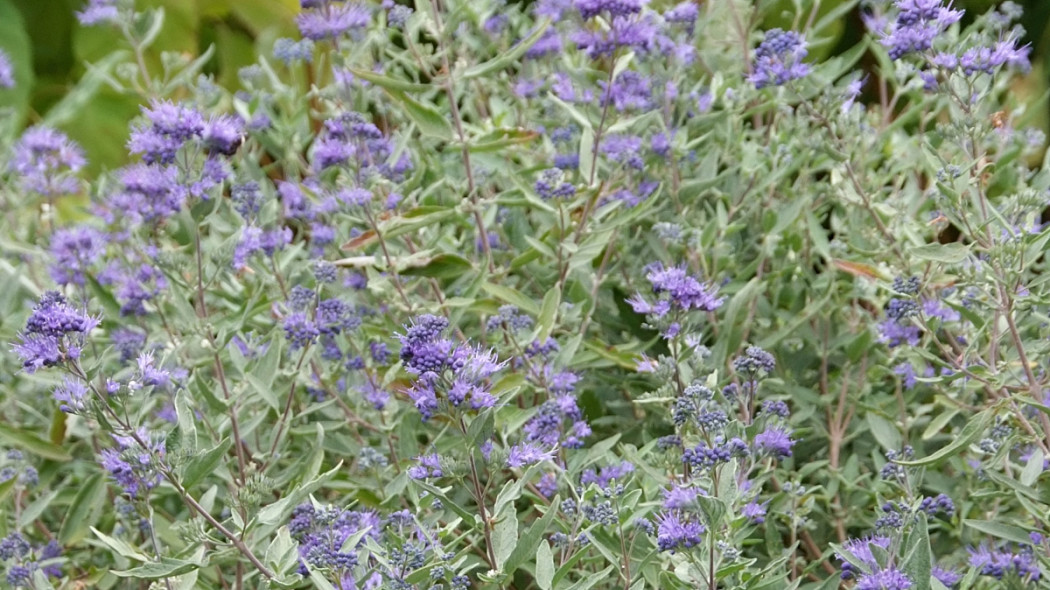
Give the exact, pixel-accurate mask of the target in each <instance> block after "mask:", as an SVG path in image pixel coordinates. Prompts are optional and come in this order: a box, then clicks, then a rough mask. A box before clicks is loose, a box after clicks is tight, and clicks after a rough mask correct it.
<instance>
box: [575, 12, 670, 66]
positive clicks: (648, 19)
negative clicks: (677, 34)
mask: <svg viewBox="0 0 1050 590" xmlns="http://www.w3.org/2000/svg"><path fill="white" fill-rule="evenodd" d="M659 31H660V26H659V23H658V22H657V21H656V19H655V18H654V17H653V15H651V14H650V15H645V16H643V17H635V18H632V17H625V16H621V17H616V18H614V19H613V21H612V26H611V29H610V30H609V31H596V30H591V29H584V30H580V31H576V32H575V33H573V34H572V37H571V38H572V41H573V42H574V43H576V47H577V48H579V49H580V50H581V51H583V52H585V53H586V54H587V57H589V58H591V59H599V58H602V57H610V56H612V55H614V54H615V53H616V51H617V50H618V49H620V48H628V49H632V50H634V51H637V52H639V53H648V52H650V51H653V50H654V49H657V47H658V45H657V42H658V41H659V39H660V36H659Z"/></svg>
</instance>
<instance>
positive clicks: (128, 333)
mask: <svg viewBox="0 0 1050 590" xmlns="http://www.w3.org/2000/svg"><path fill="white" fill-rule="evenodd" d="M109 337H110V340H111V341H112V342H113V348H115V349H117V351H118V352H120V362H122V363H126V362H128V361H130V360H131V359H133V358H137V357H138V356H139V353H141V352H142V347H143V346H145V345H146V335H145V334H143V333H142V332H139V331H137V330H134V329H131V328H117V329H116V330H113V331H112V332H110V334H109Z"/></svg>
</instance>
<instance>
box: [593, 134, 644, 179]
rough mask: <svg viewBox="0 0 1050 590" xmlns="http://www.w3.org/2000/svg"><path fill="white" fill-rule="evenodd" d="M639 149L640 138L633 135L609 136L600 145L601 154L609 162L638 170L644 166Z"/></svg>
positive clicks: (640, 145) (640, 147)
mask: <svg viewBox="0 0 1050 590" xmlns="http://www.w3.org/2000/svg"><path fill="white" fill-rule="evenodd" d="M641 149H642V138H641V137H638V136H635V135H620V134H613V135H609V136H607V137H605V138H604V139H603V140H602V144H601V152H602V153H603V154H605V155H606V156H607V157H608V158H609V159H610V160H612V161H613V162H617V163H619V164H627V165H629V166H631V167H632V168H636V169H638V170H641V169H642V168H643V167H644V166H645V164H644V162H643V161H642V157H641V155H640V152H641Z"/></svg>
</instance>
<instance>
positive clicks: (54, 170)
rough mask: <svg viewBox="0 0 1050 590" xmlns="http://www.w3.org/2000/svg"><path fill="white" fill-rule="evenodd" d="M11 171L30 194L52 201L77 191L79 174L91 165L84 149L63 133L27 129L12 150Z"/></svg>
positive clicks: (48, 128) (33, 128)
mask: <svg viewBox="0 0 1050 590" xmlns="http://www.w3.org/2000/svg"><path fill="white" fill-rule="evenodd" d="M12 152H13V155H12V157H11V162H10V164H9V167H10V169H11V171H12V172H14V173H15V174H16V176H17V179H18V182H19V183H20V184H21V185H22V187H23V188H25V189H26V190H28V191H32V192H34V193H37V194H40V195H44V196H48V197H52V196H57V195H62V194H68V193H73V192H76V191H77V188H78V182H77V179H76V176H75V173H76V172H77V171H79V170H80V169H81V168H82V167H83V166H84V164H86V163H87V161H86V160H85V159H84V152H83V150H81V149H80V146H79V145H77V143H76V142H75V141H73V140H71V139H69V137H68V136H67V135H66V134H65V133H62V132H61V131H55V130H54V129H51V128H50V127H45V126H37V127H31V128H29V129H27V130H26V131H25V132H24V133H23V134H22V137H20V138H19V139H18V142H16V143H15V145H14V148H13V150H12Z"/></svg>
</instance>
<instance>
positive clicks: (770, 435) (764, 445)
mask: <svg viewBox="0 0 1050 590" xmlns="http://www.w3.org/2000/svg"><path fill="white" fill-rule="evenodd" d="M794 444H795V441H794V440H792V439H791V433H790V432H789V431H787V430H786V429H784V427H782V426H769V427H767V428H766V429H765V430H764V431H762V432H760V433H759V434H757V435H755V450H757V451H760V452H764V453H768V454H770V455H772V456H774V457H777V458H783V457H790V456H791V447H792V446H794Z"/></svg>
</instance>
